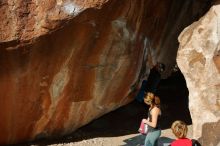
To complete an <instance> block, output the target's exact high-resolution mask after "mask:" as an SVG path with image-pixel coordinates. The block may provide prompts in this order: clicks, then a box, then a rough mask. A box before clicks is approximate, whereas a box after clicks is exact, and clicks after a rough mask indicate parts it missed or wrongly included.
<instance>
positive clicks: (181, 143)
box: [171, 121, 192, 146]
mask: <svg viewBox="0 0 220 146" xmlns="http://www.w3.org/2000/svg"><path fill="white" fill-rule="evenodd" d="M171 129H172V131H173V134H174V135H175V136H176V137H177V139H176V140H175V141H173V142H172V143H171V146H192V141H191V140H190V139H188V138H186V135H187V131H188V128H187V125H186V123H185V122H183V121H175V122H173V124H172V126H171Z"/></svg>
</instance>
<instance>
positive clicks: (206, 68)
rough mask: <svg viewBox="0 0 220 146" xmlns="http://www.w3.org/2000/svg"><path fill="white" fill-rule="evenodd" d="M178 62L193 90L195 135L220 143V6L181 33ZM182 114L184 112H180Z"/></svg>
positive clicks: (207, 143)
mask: <svg viewBox="0 0 220 146" xmlns="http://www.w3.org/2000/svg"><path fill="white" fill-rule="evenodd" d="M179 42H180V47H179V50H178V57H177V61H178V65H179V67H180V69H181V70H182V72H183V74H184V76H185V79H186V82H187V87H188V89H189V108H190V112H191V116H192V120H193V136H194V138H197V139H199V140H200V142H201V144H202V145H209V146H211V145H213V146H217V145H219V144H220V5H217V6H213V7H212V8H211V9H210V10H209V12H208V13H207V14H206V15H205V16H204V17H202V18H201V19H200V20H199V21H197V22H194V23H193V24H192V25H190V26H189V27H187V28H186V29H185V30H184V31H183V32H182V33H181V35H180V36H179ZM180 114H181V113H180Z"/></svg>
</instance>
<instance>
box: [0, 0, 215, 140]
mask: <svg viewBox="0 0 220 146" xmlns="http://www.w3.org/2000/svg"><path fill="white" fill-rule="evenodd" d="M208 6H209V3H207V1H206V0H200V1H195V0H184V1H179V0H166V1H161V0H153V1H152V0H35V1H33V0H25V1H24V0H0V19H1V23H0V130H1V133H0V144H6V143H17V142H23V141H28V140H33V139H35V138H42V137H50V136H60V135H64V134H68V133H70V132H72V131H74V130H75V129H77V128H79V127H81V126H83V125H85V124H87V123H89V122H90V121H92V120H94V119H95V118H97V117H100V116H102V115H104V114H105V113H108V112H110V111H112V110H114V109H117V108H118V107H120V106H123V105H125V104H127V103H128V102H130V101H132V100H133V99H134V95H135V92H134V91H135V89H137V88H138V84H139V83H140V81H141V80H140V78H142V77H143V75H144V74H147V72H145V71H146V70H149V66H150V65H149V64H151V65H152V62H155V61H162V62H164V63H165V64H166V66H167V72H169V71H170V68H171V67H172V65H174V64H175V61H176V60H175V59H176V51H177V48H178V42H177V36H178V35H179V33H180V32H181V31H182V29H183V28H185V27H186V26H188V25H189V24H191V22H192V21H193V20H195V19H197V18H199V17H200V16H201V15H203V13H204V11H206V9H207V7H208ZM146 60H147V62H148V65H149V66H148V67H146V62H145V61H146ZM214 60H215V62H218V60H219V59H218V58H215V59H214ZM216 64H217V63H216Z"/></svg>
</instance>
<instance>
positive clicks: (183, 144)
mask: <svg viewBox="0 0 220 146" xmlns="http://www.w3.org/2000/svg"><path fill="white" fill-rule="evenodd" d="M171 146H192V141H191V140H190V139H188V138H182V139H177V140H175V141H173V142H172V143H171Z"/></svg>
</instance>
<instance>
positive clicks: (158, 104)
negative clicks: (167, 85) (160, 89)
mask: <svg viewBox="0 0 220 146" xmlns="http://www.w3.org/2000/svg"><path fill="white" fill-rule="evenodd" d="M154 104H155V105H156V106H160V98H159V97H158V96H154Z"/></svg>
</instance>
